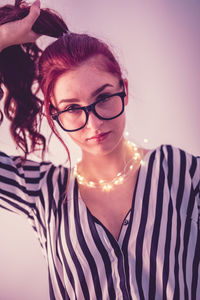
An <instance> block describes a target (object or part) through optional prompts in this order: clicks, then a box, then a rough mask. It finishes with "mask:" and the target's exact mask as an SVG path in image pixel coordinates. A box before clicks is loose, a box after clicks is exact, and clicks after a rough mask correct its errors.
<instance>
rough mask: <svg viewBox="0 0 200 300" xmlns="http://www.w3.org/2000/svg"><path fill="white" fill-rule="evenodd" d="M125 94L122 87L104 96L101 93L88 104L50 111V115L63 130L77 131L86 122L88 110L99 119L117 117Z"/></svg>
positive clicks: (72, 105) (122, 105)
mask: <svg viewBox="0 0 200 300" xmlns="http://www.w3.org/2000/svg"><path fill="white" fill-rule="evenodd" d="M125 96H126V93H125V90H124V88H123V91H122V92H119V93H115V94H112V95H106V96H105V95H103V96H102V97H101V98H100V99H98V100H97V101H95V102H94V103H92V104H90V105H88V106H77V104H71V105H70V106H69V107H67V108H66V109H65V110H62V111H59V112H57V113H52V114H51V117H52V119H53V120H55V121H57V122H58V124H59V125H60V127H61V128H62V129H63V130H64V131H68V132H73V131H78V130H80V129H82V128H83V127H85V125H86V124H87V122H88V118H89V113H90V112H93V113H94V115H95V116H96V117H97V118H99V119H100V120H112V119H115V118H117V117H119V116H120V115H121V114H122V113H123V112H124V98H125ZM51 108H53V106H51ZM54 109H55V108H54Z"/></svg>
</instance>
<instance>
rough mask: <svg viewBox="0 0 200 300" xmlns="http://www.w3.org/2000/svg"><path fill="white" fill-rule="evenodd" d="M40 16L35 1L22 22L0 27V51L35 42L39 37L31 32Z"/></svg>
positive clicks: (38, 5) (37, 4) (37, 0)
mask: <svg viewBox="0 0 200 300" xmlns="http://www.w3.org/2000/svg"><path fill="white" fill-rule="evenodd" d="M39 15H40V1H39V0H36V1H35V2H34V3H33V4H32V6H31V8H30V12H29V14H28V15H27V16H26V17H25V18H23V19H22V20H18V21H14V22H9V23H6V24H3V25H1V26H0V51H2V50H3V49H4V48H6V47H9V46H12V45H18V44H23V43H29V42H35V41H36V40H37V39H38V37H39V35H38V34H36V33H35V32H33V31H32V30H31V28H32V26H33V24H34V23H35V21H36V20H37V18H38V17H39Z"/></svg>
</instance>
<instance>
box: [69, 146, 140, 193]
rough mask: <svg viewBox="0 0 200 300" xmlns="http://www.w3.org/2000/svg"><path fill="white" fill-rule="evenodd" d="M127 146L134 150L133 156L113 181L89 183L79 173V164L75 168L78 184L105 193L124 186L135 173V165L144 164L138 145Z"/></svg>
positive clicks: (102, 180)
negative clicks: (127, 179) (98, 189)
mask: <svg viewBox="0 0 200 300" xmlns="http://www.w3.org/2000/svg"><path fill="white" fill-rule="evenodd" d="M126 144H127V146H128V147H129V149H131V150H133V156H132V157H131V159H130V160H129V161H128V162H127V163H126V165H125V166H124V168H123V170H122V171H121V172H119V173H118V174H117V176H115V177H114V178H113V179H112V180H110V181H107V180H104V179H100V180H99V181H98V182H94V181H89V180H87V179H86V178H85V177H84V176H83V175H81V174H80V173H79V172H78V167H77V164H76V165H75V166H74V175H75V177H76V178H77V180H78V183H79V184H81V185H84V186H87V187H90V188H100V189H102V190H103V191H107V192H109V191H110V190H112V189H113V188H114V187H115V186H117V185H120V184H122V183H123V182H124V181H125V179H126V178H127V177H128V176H129V175H130V174H131V173H132V172H133V171H134V164H135V163H138V162H140V164H141V165H142V164H144V162H143V161H142V159H141V154H140V153H139V151H138V148H137V146H136V144H134V143H132V142H130V141H126Z"/></svg>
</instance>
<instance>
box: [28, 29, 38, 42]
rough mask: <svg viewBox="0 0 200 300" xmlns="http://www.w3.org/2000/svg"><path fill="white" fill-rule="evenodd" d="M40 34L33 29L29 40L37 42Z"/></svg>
mask: <svg viewBox="0 0 200 300" xmlns="http://www.w3.org/2000/svg"><path fill="white" fill-rule="evenodd" d="M40 36H41V35H40V34H37V33H35V32H34V31H32V30H31V31H30V32H29V35H28V37H27V38H28V41H29V42H35V41H36V40H37V39H38V38H39V37H40Z"/></svg>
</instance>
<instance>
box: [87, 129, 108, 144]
mask: <svg viewBox="0 0 200 300" xmlns="http://www.w3.org/2000/svg"><path fill="white" fill-rule="evenodd" d="M109 134H110V131H108V132H103V133H100V134H97V135H94V136H92V137H91V138H88V139H87V141H94V142H100V141H104V140H105V139H106V138H107V137H108V135H109Z"/></svg>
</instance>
